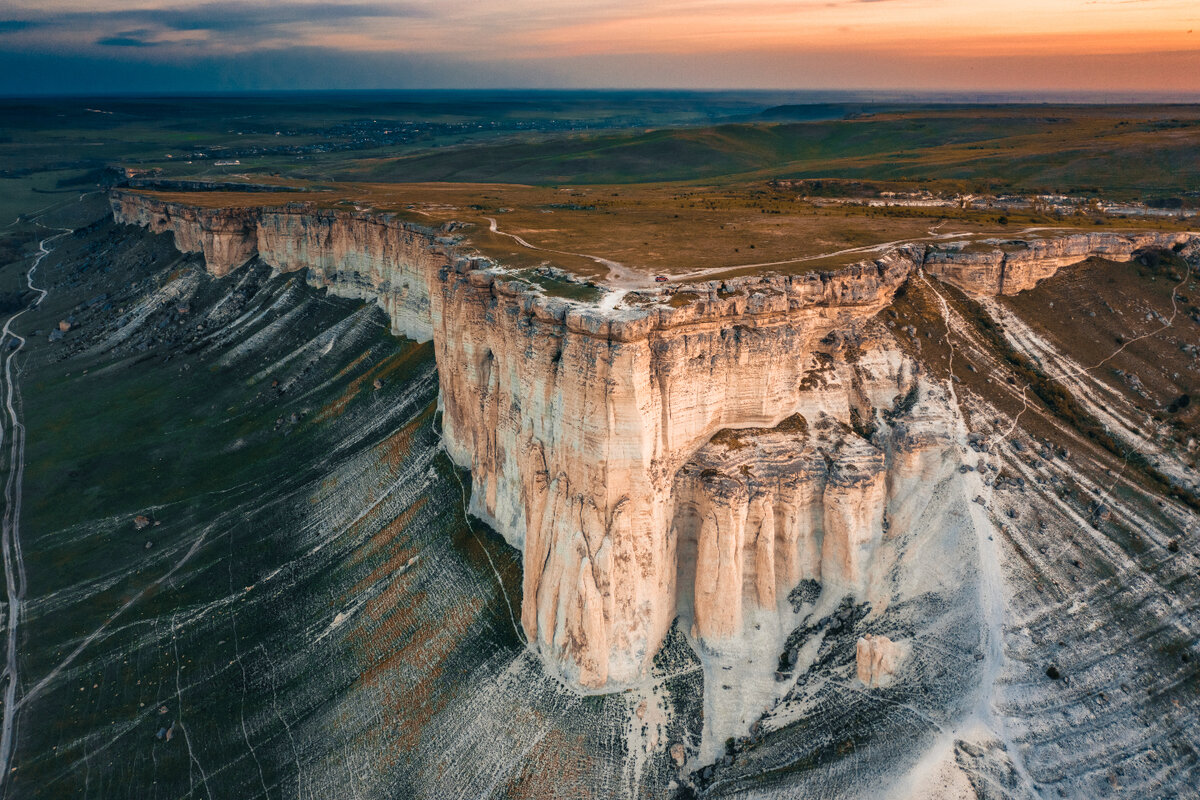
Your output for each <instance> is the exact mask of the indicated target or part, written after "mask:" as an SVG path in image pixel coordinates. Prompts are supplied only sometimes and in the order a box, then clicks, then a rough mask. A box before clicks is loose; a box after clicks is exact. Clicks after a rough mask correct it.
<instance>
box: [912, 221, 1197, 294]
mask: <svg viewBox="0 0 1200 800" xmlns="http://www.w3.org/2000/svg"><path fill="white" fill-rule="evenodd" d="M1195 240H1196V236H1195V234H1191V233H1175V232H1164V233H1139V234H1118V233H1077V234H1071V235H1068V236H1058V237H1051V238H1025V239H1012V240H1008V241H999V242H997V241H987V242H982V243H972V244H968V245H965V246H957V247H956V246H951V247H930V248H928V249H927V250H926V252H925V254H924V265H925V269H926V271H927V272H929V273H930V274H931V275H936V276H937V277H938V278H940V279H942V280H944V281H946V282H947V283H951V284H954V285H955V286H958V287H959V288H961V289H963V290H965V291H968V292H972V293H976V294H988V295H997V294H1006V295H1013V294H1017V293H1018V292H1023V291H1026V290H1027V289H1032V288H1033V287H1034V286H1036V285H1037V283H1038V282H1039V281H1042V280H1045V279H1046V278H1049V277H1050V276H1051V275H1053V274H1054V273H1055V272H1057V271H1058V270H1059V269H1062V268H1063V267H1069V266H1071V265H1072V264H1078V263H1079V262H1080V261H1084V260H1086V259H1088V258H1092V257H1094V256H1099V257H1101V258H1107V259H1110V260H1113V261H1128V260H1129V259H1130V258H1131V257H1132V256H1133V254H1134V253H1136V252H1137V251H1139V250H1143V249H1161V250H1168V249H1173V248H1178V249H1182V248H1184V247H1186V246H1188V245H1193V246H1194V242H1195Z"/></svg>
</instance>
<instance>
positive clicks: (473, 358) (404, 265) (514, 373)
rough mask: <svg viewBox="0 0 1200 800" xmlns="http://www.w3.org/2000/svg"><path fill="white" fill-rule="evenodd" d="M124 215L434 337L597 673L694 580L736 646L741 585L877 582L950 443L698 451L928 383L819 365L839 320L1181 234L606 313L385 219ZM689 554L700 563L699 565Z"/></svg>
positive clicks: (639, 659)
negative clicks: (880, 553) (911, 285)
mask: <svg viewBox="0 0 1200 800" xmlns="http://www.w3.org/2000/svg"><path fill="white" fill-rule="evenodd" d="M113 212H114V216H115V217H116V219H117V220H118V221H121V222H129V223H133V224H140V225H145V226H147V227H149V228H150V229H151V230H155V231H171V232H173V234H174V236H175V241H176V244H177V246H178V247H179V249H181V250H186V251H192V252H202V253H203V254H204V256H205V259H206V263H207V264H208V265H209V269H210V270H211V271H212V272H213V273H214V274H216V275H222V274H225V273H227V272H228V271H229V270H230V269H233V268H235V267H236V266H238V265H239V264H240V263H243V262H244V261H245V260H246V259H248V258H250V257H253V256H254V255H256V254H257V255H258V256H259V257H260V258H262V259H263V260H264V261H266V262H267V263H269V264H271V265H272V266H275V267H276V268H278V269H280V270H304V271H306V272H307V275H308V279H309V280H310V282H313V283H314V284H317V285H321V286H327V287H328V288H329V289H330V290H331V291H333V292H336V293H339V294H343V295H349V296H355V297H371V298H374V299H376V301H377V302H379V303H380V305H381V306H382V307H383V308H384V309H385V310H386V311H387V312H388V314H389V316H390V317H391V320H392V327H393V330H394V331H395V332H397V333H399V334H403V335H406V336H409V337H411V338H414V339H417V340H427V339H430V338H432V339H433V341H434V347H435V353H436V358H437V362H438V370H439V380H440V388H441V392H440V403H441V408H442V412H443V433H444V437H445V444H446V448H447V451H448V453H449V454H450V456H451V458H452V459H453V460H454V461H455V462H456V463H458V464H459V465H462V466H464V467H468V468H469V469H470V471H471V479H472V496H471V511H472V512H473V513H475V514H476V515H478V516H479V517H480V518H482V519H484V520H486V521H488V522H489V523H490V524H491V525H492V526H494V527H495V528H496V529H497V530H498V531H499V532H500V533H501V534H503V535H504V536H505V538H506V539H507V540H508V541H509V542H510V543H512V544H513V545H514V546H515V547H518V548H520V549H521V550H522V551H523V554H524V587H523V588H524V594H523V601H522V612H521V621H522V626H523V627H524V630H525V633H526V635H527V636H528V637H529V639H530V640H531V641H532V642H535V643H536V644H537V646H538V647H539V648H540V650H541V652H542V654H543V656H544V658H545V660H546V662H547V663H548V664H549V665H551V666H552V667H553V668H554V669H555V670H556V671H558V672H559V673H560V674H561V675H562V676H563V677H564V678H566V679H567V680H569V681H572V682H575V683H577V684H580V685H583V686H586V687H602V686H611V685H619V684H624V683H629V682H631V681H633V680H635V679H636V678H637V677H638V676H639V675H640V674H642V672H643V670H644V669H645V667H646V666H647V665H648V664H649V662H650V660H651V659H652V657H653V656H654V653H655V652H656V650H657V648H658V646H659V644H660V643H661V642H662V640H663V637H664V636H665V635H666V632H667V630H668V627H669V626H670V624H671V622H672V620H673V619H674V618H675V616H676V613H677V607H678V603H677V598H678V596H679V595H680V594H681V589H682V590H683V591H682V594H683V596H684V600H683V602H684V603H685V604H690V605H692V606H693V607H694V612H695V618H696V624H697V629H698V632H700V633H701V634H702V635H703V636H704V637H715V638H720V637H722V636H728V635H732V634H733V633H735V632H736V629H737V627H738V625H739V624H740V619H741V614H740V608H741V604H742V602H743V598H744V597H749V598H750V599H751V600H752V601H753V602H755V603H757V604H759V605H762V606H769V605H770V604H771V603H773V602H774V603H778V602H779V600H780V597H781V596H786V593H787V591H788V590H789V588H790V587H791V586H794V585H795V581H797V580H799V579H801V578H804V577H813V578H814V579H816V578H817V576H819V579H820V580H822V581H829V582H833V583H837V584H838V585H844V586H845V587H847V588H849V589H853V588H854V587H861V585H862V582H863V581H864V574H865V572H864V570H865V569H867V567H868V565H869V562H870V556H871V551H872V549H873V548H874V547H875V546H876V545H877V544H878V542H879V541H880V539H881V538H882V536H883V530H882V528H883V512H882V510H881V509H883V507H884V505H885V504H891V505H892V506H895V507H896V509H897V513H898V514H900V515H902V514H903V508H904V501H903V498H896V497H891V496H890V495H891V494H892V493H893V492H894V489H893V488H892V487H893V486H897V485H907V484H906V483H905V481H903V480H901V481H897V480H895V475H896V473H895V470H897V469H906V470H908V471H909V472H911V473H913V474H917V473H919V472H920V471H921V470H923V469H929V468H930V467H929V458H930V457H931V456H930V455H929V454H930V453H935V454H936V453H937V452H938V451H937V448H936V447H932V446H930V447H926V446H924V445H921V446H916V444H914V446H912V447H905V446H898V445H899V443H900V442H901V441H902V440H903V439H904V437H903V436H901V437H900V438H891V439H888V440H887V441H888V442H890V444H888V443H885V444H883V445H877V444H873V443H871V442H867V441H866V440H865V439H861V437H859V438H858V439H855V438H850V437H843V438H842V439H841V440H840V441H841V444H839V445H838V446H837V447H833V446H832V445H831V444H829V443H828V442H826V443H825V444H821V443H820V442H821V441H823V440H822V439H821V436H816V437H815V438H812V439H809V438H806V439H805V441H804V442H800V441H794V442H790V441H789V440H788V438H787V437H789V436H792V435H793V434H794V433H795V432H794V431H789V430H788V429H787V427H786V426H785V427H784V429H782V430H781V431H778V432H776V433H773V434H771V435H770V436H779V437H782V438H781V439H779V441H774V440H771V441H768V439H769V438H770V437H769V436H768V437H767V439H763V440H762V441H761V443H759V444H756V445H755V453H756V454H758V455H757V456H756V457H757V458H758V460H757V461H755V462H754V463H752V464H744V465H739V466H748V467H749V469H750V473H749V475H747V476H746V477H747V480H746V481H743V482H742V483H741V484H740V485H737V486H735V485H733V484H732V483H729V482H728V481H726V480H724V479H719V478H718V477H717V476H715V475H711V474H708V473H706V472H705V470H709V469H712V470H717V471H720V470H721V469H723V468H724V467H729V466H732V465H733V460H730V459H729V458H728V457H727V454H726V456H720V455H719V454H718V453H716V451H715V450H713V449H705V450H704V452H701V451H702V449H704V448H714V447H718V448H719V446H720V442H719V441H718V442H717V443H715V444H713V445H709V444H708V443H709V442H710V440H711V439H712V437H713V435H714V434H716V433H717V432H719V431H725V430H727V429H739V428H774V427H775V426H778V425H780V423H782V422H784V421H785V420H788V419H789V418H791V417H793V415H795V414H798V413H800V414H802V415H803V418H804V420H805V423H804V424H805V425H807V426H811V425H813V424H815V423H817V422H819V421H820V420H821V418H822V415H825V416H827V417H829V419H831V420H834V421H836V425H838V426H843V427H844V426H845V425H846V424H847V423H848V422H850V421H851V419H850V417H851V412H850V410H851V409H852V408H855V407H858V406H864V407H878V408H887V407H889V406H890V405H892V404H893V403H894V402H895V401H896V399H897V398H898V397H900V396H903V395H904V393H905V385H904V380H907V381H908V385H909V386H911V385H912V376H911V375H910V376H908V377H907V378H905V379H904V380H901V379H900V378H899V377H897V376H896V375H893V376H892V378H893V379H892V380H891V381H890V383H889V382H887V381H885V382H882V383H880V384H878V387H877V391H878V392H879V393H880V396H879V397H876V398H874V399H873V400H870V402H867V401H864V400H863V397H862V393H863V389H862V388H861V381H860V382H858V384H856V383H855V381H853V380H847V381H842V382H841V383H840V384H839V385H840V386H842V388H841V389H839V390H838V391H833V392H825V393H823V392H821V391H817V389H818V388H819V387H818V384H817V383H815V382H814V381H815V377H814V376H819V374H820V373H821V371H822V370H823V369H826V368H828V366H829V363H830V361H829V359H833V360H834V361H839V359H840V362H839V363H842V364H847V363H848V360H847V358H846V357H845V353H844V352H839V351H838V350H837V347H836V345H837V343H838V342H839V341H841V340H840V339H839V338H838V336H837V335H836V334H837V332H843V331H851V330H853V329H854V328H855V327H856V325H858V324H859V323H860V322H862V321H863V320H866V319H868V318H870V317H872V316H873V315H874V314H876V312H878V311H879V310H880V309H882V308H883V307H884V306H886V305H887V304H888V303H889V302H890V301H891V299H892V297H893V295H894V294H895V292H896V290H897V289H898V288H899V287H900V286H901V285H902V284H903V283H904V282H905V281H906V280H907V279H908V278H909V277H910V276H911V275H912V274H913V273H914V272H915V271H917V270H918V269H920V268H922V267H925V268H926V269H928V270H929V271H930V272H932V273H934V274H936V275H938V276H939V277H942V278H943V279H945V280H948V281H950V282H952V283H955V284H957V285H959V286H961V287H962V288H964V289H967V290H969V291H980V292H1001V291H1017V290H1018V289H1017V288H1014V287H1018V286H1022V285H1024V283H1027V282H1029V281H1036V279H1037V277H1036V276H1037V275H1039V274H1042V273H1047V274H1048V272H1052V271H1053V269H1056V268H1057V266H1059V265H1061V264H1062V263H1066V262H1067V261H1072V260H1073V261H1078V260H1081V259H1082V258H1084V257H1086V256H1087V255H1090V254H1092V253H1093V252H1098V253H1100V254H1103V255H1106V256H1109V257H1116V256H1117V255H1119V254H1120V253H1131V252H1133V251H1134V250H1136V249H1137V248H1138V247H1145V246H1175V245H1176V244H1178V243H1179V242H1180V241H1182V239H1181V238H1180V235H1177V234H1169V235H1166V234H1164V235H1161V236H1158V237H1157V238H1154V237H1115V238H1113V239H1112V240H1110V239H1108V238H1103V237H1105V236H1110V237H1111V236H1112V235H1108V234H1104V235H1098V236H1100V237H1101V238H1096V237H1095V236H1093V235H1082V236H1081V237H1069V238H1070V239H1072V240H1073V241H1072V243H1070V244H1065V245H1055V246H1054V247H1050V246H1042V245H1033V246H1030V247H1029V248H1028V249H1029V250H1030V254H1029V255H1027V256H1022V258H1023V259H1024V260H1020V259H1016V260H1014V257H1013V253H1010V252H1006V251H1004V250H1003V249H1001V250H1000V251H999V252H1000V256H996V255H995V254H994V253H993V254H992V255H991V256H989V257H987V258H985V257H984V255H986V254H983V255H981V254H978V253H975V252H966V251H960V252H954V251H949V250H938V251H933V250H927V249H926V248H925V247H923V246H909V247H901V248H897V249H896V250H894V251H892V252H890V253H888V254H887V255H885V256H883V257H881V258H880V259H878V260H876V261H874V262H870V263H864V264H857V265H854V266H851V267H847V268H845V269H842V270H840V271H838V272H832V273H807V274H803V275H793V276H769V277H762V278H752V279H741V280H736V281H725V282H712V283H707V284H698V285H691V286H689V287H687V288H688V290H689V291H691V292H693V293H695V294H696V295H697V298H698V299H697V300H695V301H694V302H692V303H690V304H688V305H684V306H683V307H679V308H673V307H669V306H668V305H666V304H663V303H661V302H659V301H661V300H662V299H664V298H663V297H662V296H661V295H658V294H653V293H634V294H632V295H631V296H630V298H629V299H630V300H631V301H632V303H633V305H634V307H633V308H630V309H627V310H618V311H605V310H601V309H599V308H597V307H595V306H588V305H584V304H580V303H576V302H571V301H567V300H562V299H558V298H553V297H546V296H544V295H542V294H541V293H539V292H537V291H535V290H534V289H533V288H532V287H530V286H529V285H528V284H525V283H522V282H520V281H514V280H509V279H508V278H506V276H505V275H504V274H503V271H501V270H498V269H495V268H492V267H491V265H490V264H488V262H486V261H484V260H481V259H475V258H471V257H469V256H466V255H460V254H458V253H456V251H455V248H454V247H453V243H452V242H450V241H449V240H447V239H445V238H444V237H440V236H439V235H438V232H436V231H432V230H429V229H425V228H421V227H419V226H415V225H413V224H411V223H407V222H403V221H400V220H398V219H396V218H393V217H389V216H387V215H372V214H366V213H351V212H343V211H329V210H319V209H315V208H312V207H308V206H303V205H289V206H285V207H282V208H262V209H235V210H219V211H218V210H212V209H202V208H192V207H188V206H184V205H181V204H178V203H169V202H164V201H162V200H161V199H158V198H154V197H150V196H146V195H140V194H136V193H116V194H114V197H113ZM1076 239H1078V241H1074V240H1076ZM1089 248H1091V249H1089ZM1018 260H1020V263H1021V264H1022V265H1023V266H1021V267H1020V268H1019V270H1018V268H1017V267H1016V266H1015V264H1016V263H1017V261H1018ZM1018 275H1020V276H1022V277H1018ZM830 342H832V343H833V344H832V346H831V345H830ZM856 387H857V388H856ZM852 395H853V396H852ZM864 403H865V405H864ZM794 424H796V425H799V423H798V422H796V423H794ZM821 424H822V425H824V424H826V423H824V422H821ZM829 424H831V425H832V424H834V423H829ZM839 430H840V428H839ZM821 435H824V434H821ZM872 441H874V439H873V440H872ZM912 441H913V442H914V443H917V442H920V441H925V442H926V444H928V441H926V440H924V439H921V438H920V437H916V438H914V439H913V440H912ZM722 458H725V461H721V459H722ZM818 459H819V463H818ZM935 460H936V459H935ZM717 462H721V463H720V464H717ZM710 463H711V465H710V466H703V465H704V464H710ZM768 464H770V465H771V468H770V469H766V468H765V467H766V466H767V465H768ZM697 468H698V469H697ZM726 472H728V470H726ZM739 474H740V469H739ZM750 476H753V478H752V479H750ZM889 507H891V506H889ZM688 509H691V510H690V511H688ZM710 512H711V516H713V518H714V519H716V520H717V521H716V522H713V523H711V524H709V523H706V522H704V519H705V515H706V514H709V513H710ZM688 514H691V515H692V517H693V518H699V519H700V521H699V522H696V521H694V520H693V521H692V522H688V521H687V516H688ZM893 524H894V521H893ZM706 525H707V526H708V527H706ZM818 531H819V532H820V534H819V539H818ZM693 547H694V548H695V553H694V554H693V553H692V548H693ZM689 559H694V567H692V568H691V570H690V573H689V568H687V567H686V566H685V567H684V568H683V569H681V568H680V564H681V563H682V564H685V565H686V564H687V563H689ZM685 575H687V576H688V577H686V578H681V576H685ZM682 583H687V584H688V585H687V586H681V584H682ZM746 587H749V588H748V589H747V588H746ZM727 593H728V594H727ZM735 596H736V598H737V599H736V600H733V599H731V598H734V597H735ZM726 599H728V602H725V600H726Z"/></svg>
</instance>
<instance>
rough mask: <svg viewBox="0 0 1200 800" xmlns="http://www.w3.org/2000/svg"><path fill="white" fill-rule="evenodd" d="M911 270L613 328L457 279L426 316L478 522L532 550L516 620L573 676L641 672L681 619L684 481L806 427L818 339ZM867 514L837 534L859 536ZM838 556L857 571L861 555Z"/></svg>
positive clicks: (447, 422)
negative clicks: (717, 446) (745, 430)
mask: <svg viewBox="0 0 1200 800" xmlns="http://www.w3.org/2000/svg"><path fill="white" fill-rule="evenodd" d="M909 269H910V262H907V261H905V260H903V259H899V258H898V259H895V260H894V261H889V262H884V263H881V264H872V265H869V266H868V267H860V268H855V269H854V270H849V271H846V272H845V273H839V274H835V275H831V276H819V275H811V276H803V277H802V278H797V279H795V280H794V281H793V280H786V279H780V280H775V281H763V282H759V283H753V284H748V285H747V286H745V287H737V288H736V289H735V291H741V292H743V293H742V294H739V295H736V296H734V297H727V298H725V299H721V298H720V297H719V296H718V294H717V291H716V287H714V290H713V291H712V294H711V295H710V297H709V298H708V299H703V300H700V301H697V302H695V303H693V304H692V305H691V306H688V307H685V308H680V309H663V310H659V309H655V310H642V311H634V312H625V313H624V314H623V315H622V314H618V315H616V316H613V315H609V316H605V315H603V314H602V313H601V312H599V311H595V310H591V309H580V308H577V307H574V306H570V305H568V304H566V303H565V302H562V301H554V300H542V299H540V298H531V297H530V295H528V294H527V293H523V292H522V291H521V288H520V287H519V286H516V285H514V284H512V283H506V282H500V281H495V280H493V279H492V277H491V276H490V275H489V274H487V273H480V272H477V271H476V272H466V273H464V274H461V275H447V279H446V282H445V284H444V288H443V291H442V293H441V295H440V297H435V299H434V308H433V312H434V321H435V331H434V341H435V347H436V350H437V353H438V363H439V369H440V373H441V386H442V395H441V402H442V408H443V412H444V418H443V431H444V435H445V438H446V444H447V448H448V449H449V451H450V453H451V455H452V457H453V458H455V460H456V461H458V463H460V464H463V465H464V466H468V467H470V469H471V475H472V481H473V484H474V491H473V494H472V504H473V508H472V510H473V512H474V513H476V514H478V515H479V516H480V517H482V518H483V519H485V520H488V521H489V522H490V523H491V524H492V525H494V526H495V527H496V529H497V530H499V531H501V532H502V533H504V535H505V536H506V537H507V538H509V540H510V541H511V542H512V543H513V544H514V545H517V546H520V547H522V548H523V550H524V553H525V578H524V580H525V582H524V589H525V597H524V606H523V614H522V621H523V624H524V627H525V630H526V633H527V635H528V636H529V638H530V639H531V640H534V641H537V642H539V643H540V645H541V646H542V648H543V652H544V654H545V655H546V657H547V659H548V660H549V661H550V662H551V663H552V664H553V665H555V666H556V667H557V669H558V670H560V671H561V673H562V674H563V675H564V676H565V677H567V678H569V679H571V680H575V681H578V682H579V683H581V684H583V685H585V686H600V685H604V684H608V683H625V682H629V681H632V680H634V679H636V678H637V676H638V675H640V674H641V672H642V671H643V669H644V668H645V666H646V664H647V663H648V661H649V659H650V658H651V657H652V656H653V655H654V652H655V651H656V649H657V647H658V644H659V643H660V642H661V641H662V637H663V636H664V635H665V634H666V630H667V628H668V626H669V625H670V623H671V621H672V620H673V619H674V617H675V615H676V576H677V571H678V569H677V560H678V554H677V537H676V535H675V533H674V530H675V526H673V525H672V520H673V517H674V515H675V498H674V493H675V485H676V478H675V476H676V473H677V472H678V471H679V469H680V467H682V466H683V464H684V463H685V462H686V461H687V460H688V459H689V458H691V457H692V455H693V454H694V453H695V451H696V450H697V449H698V448H699V447H700V446H702V445H703V444H704V443H705V442H706V441H708V439H709V438H711V437H712V435H713V434H714V433H716V432H717V431H719V430H722V429H724V428H730V427H745V426H774V425H776V424H777V423H779V422H780V421H782V420H783V419H785V418H787V417H789V416H791V415H792V414H794V413H796V411H797V409H798V408H799V407H800V406H801V404H802V398H804V397H807V396H808V395H810V394H811V393H812V392H811V386H809V385H806V383H805V379H806V377H808V376H809V375H810V373H812V372H813V370H814V368H815V366H816V363H815V361H814V357H813V352H814V350H816V349H817V345H818V343H819V342H820V340H822V339H823V338H825V337H826V336H828V335H829V334H830V333H831V332H832V331H834V330H840V329H845V328H847V327H848V326H852V325H853V324H854V322H855V321H856V320H860V319H865V318H867V317H869V316H871V315H873V314H874V313H875V312H877V311H878V310H879V309H880V308H881V307H882V306H883V305H884V304H886V303H887V302H888V300H889V299H890V298H891V295H892V293H893V292H894V291H895V289H896V287H897V286H899V285H900V283H901V282H902V281H903V280H904V279H905V278H906V277H907V275H908V272H909ZM729 288H730V287H728V286H727V287H726V289H729ZM826 402H832V401H831V400H829V399H826V400H817V401H813V407H814V408H820V407H821V405H822V403H826ZM880 486H882V484H880ZM836 494H837V492H836V491H835V492H831V493H830V496H831V497H834V496H835V495H836ZM831 502H832V503H833V504H835V505H836V504H837V503H838V502H839V501H837V500H832V501H831ZM859 513H860V512H859V511H858V510H857V509H856V508H855V507H854V506H853V504H849V505H846V506H845V508H843V509H842V510H840V511H832V512H831V523H830V524H831V525H834V526H837V525H842V526H845V527H847V528H853V529H855V533H854V534H853V535H855V536H857V535H859V534H858V532H857V531H858V528H859V524H860V522H861V521H862V520H860V519H859V516H858V515H859ZM864 513H865V515H866V516H867V517H870V516H871V515H872V514H873V515H874V516H876V517H877V516H878V511H866V512H864ZM830 547H831V552H830V555H829V558H830V559H831V561H833V560H837V561H840V562H842V563H843V564H845V565H846V566H845V568H846V569H847V570H849V571H853V570H854V569H855V567H854V564H855V563H856V562H855V559H856V558H857V555H856V551H855V550H854V548H853V547H849V546H848V549H847V550H846V551H845V552H839V551H837V550H836V547H835V544H834V540H831V543H830ZM738 580H740V577H739V578H738ZM764 591H765V590H764ZM728 624H733V622H732V620H731V621H730V622H729V623H728Z"/></svg>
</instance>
